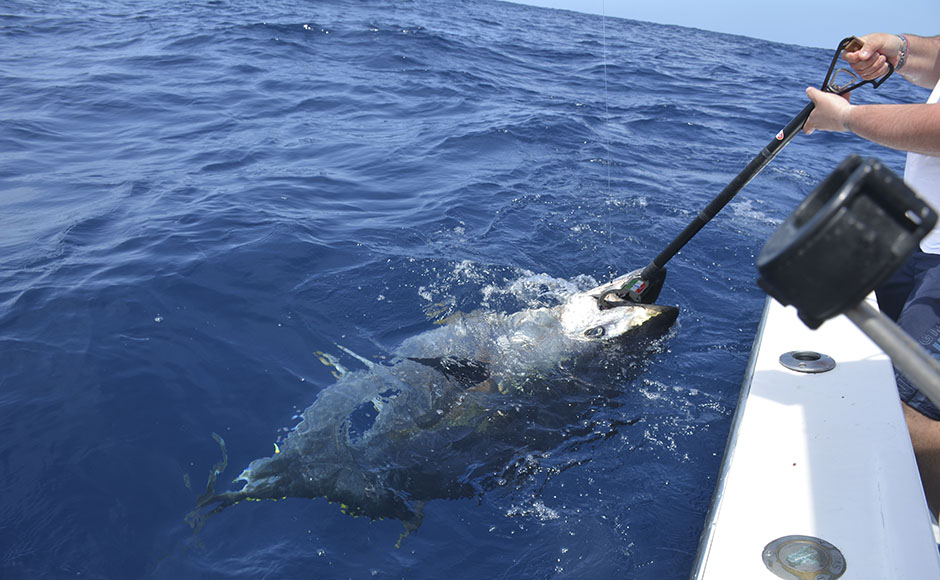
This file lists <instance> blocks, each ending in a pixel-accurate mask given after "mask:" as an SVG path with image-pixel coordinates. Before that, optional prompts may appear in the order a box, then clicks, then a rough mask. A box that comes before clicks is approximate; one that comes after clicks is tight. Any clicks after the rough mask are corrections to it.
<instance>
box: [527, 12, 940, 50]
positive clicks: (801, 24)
mask: <svg viewBox="0 0 940 580" xmlns="http://www.w3.org/2000/svg"><path fill="white" fill-rule="evenodd" d="M509 1H511V2H515V3H517V4H531V5H533V6H543V7H546V8H559V9H563V10H573V11H576V12H587V13H591V14H605V15H607V16H615V17H620V18H629V19H631V20H643V21H647V22H658V23H660V24H678V25H680V26H689V27H692V28H701V29H703V30H713V31H716V32H727V33H729V34H738V35H741V36H750V37H753V38H762V39H765V40H773V41H776V42H784V43H787V44H798V45H801V46H812V47H817V48H832V49H835V47H836V45H838V44H839V41H840V40H842V39H843V38H844V37H846V36H850V35H853V34H854V35H856V36H861V35H863V34H867V33H869V32H896V33H898V32H909V33H912V34H920V35H924V36H933V35H936V34H940V0H894V1H893V2H885V1H883V0H881V1H879V0H854V1H853V2H851V3H847V2H832V1H831V0H787V1H785V2H762V1H760V0H711V1H706V2H703V1H702V0H655V1H652V2H639V1H637V0H509Z"/></svg>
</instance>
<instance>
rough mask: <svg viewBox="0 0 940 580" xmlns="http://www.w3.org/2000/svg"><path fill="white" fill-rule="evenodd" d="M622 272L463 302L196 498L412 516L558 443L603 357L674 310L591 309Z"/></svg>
mask: <svg viewBox="0 0 940 580" xmlns="http://www.w3.org/2000/svg"><path fill="white" fill-rule="evenodd" d="M620 284H622V279H621V280H614V281H612V282H611V283H609V284H606V285H604V286H601V287H599V288H595V289H593V290H591V291H588V292H583V293H578V294H575V295H573V296H571V297H569V298H568V299H567V300H566V301H565V302H564V303H562V304H560V305H558V306H553V307H543V308H532V309H526V310H522V311H519V312H516V313H512V314H503V313H498V312H486V311H479V312H474V313H471V314H466V315H458V316H455V317H452V318H451V319H449V320H447V321H446V323H445V324H442V325H441V326H439V327H438V328H435V329H433V330H429V331H427V332H424V333H421V334H419V335H417V336H414V337H411V338H409V339H407V340H405V341H404V342H403V343H402V344H401V345H400V346H399V347H398V348H397V349H396V350H395V351H394V353H393V354H394V357H393V358H392V359H391V362H389V363H383V364H377V363H376V364H370V365H368V368H366V369H363V370H358V371H353V372H347V373H346V374H344V375H343V376H342V377H341V378H340V380H338V381H337V382H336V383H335V384H334V385H331V386H330V387H328V388H326V389H324V390H323V391H322V392H321V393H320V394H319V396H318V397H317V399H316V400H315V401H314V403H313V404H312V405H310V407H308V408H307V409H306V410H305V411H304V412H303V418H302V420H301V421H300V423H299V424H297V426H296V427H295V428H294V429H293V430H292V431H291V433H290V434H289V435H288V437H287V439H286V440H285V441H284V442H283V443H282V444H281V445H280V447H279V452H278V453H276V454H275V455H273V456H271V457H265V458H260V459H256V460H254V461H252V462H251V463H250V464H249V466H248V467H247V468H246V469H245V470H244V471H243V472H242V473H241V475H240V476H239V477H238V479H237V480H236V482H242V483H243V486H242V487H241V489H238V490H236V491H229V492H225V493H220V494H215V493H213V492H212V484H211V483H210V489H209V491H207V494H206V495H205V496H203V498H201V499H200V501H199V505H198V507H197V510H198V509H201V508H204V507H206V506H210V505H213V504H218V507H217V508H216V510H215V511H217V510H218V509H221V508H222V507H225V506H227V505H231V504H233V503H236V502H238V501H241V500H244V499H265V498H270V499H278V498H283V497H308V498H317V497H324V498H327V499H328V500H330V501H334V502H339V503H341V504H343V505H344V506H345V508H346V509H347V511H348V512H349V513H352V514H361V515H366V516H369V517H372V518H380V517H389V518H396V519H399V520H402V521H403V522H406V526H407V525H408V522H415V521H420V509H419V506H421V505H423V503H424V502H426V501H428V500H432V499H439V498H458V497H467V496H472V495H473V494H476V493H478V492H479V491H480V490H481V486H482V485H483V483H482V482H484V481H486V478H487V477H492V476H494V475H498V474H499V473H500V472H501V471H502V470H503V469H505V468H506V466H507V465H508V464H510V463H511V462H512V459H513V458H514V457H519V456H524V455H525V454H528V453H535V452H540V451H546V450H548V449H551V448H552V447H553V446H555V445H557V444H558V443H560V442H561V441H562V440H563V439H564V437H565V434H566V430H567V428H568V427H569V426H570V425H572V424H574V423H577V422H578V421H579V420H580V419H581V418H582V417H583V415H584V413H585V412H586V411H587V410H588V409H589V408H590V407H591V405H592V404H594V403H596V399H597V396H598V394H599V393H600V392H602V391H603V390H604V389H605V388H609V387H608V385H606V384H602V383H604V382H605V379H606V382H609V381H610V379H611V376H612V374H615V373H614V372H612V370H611V367H612V366H615V367H621V368H622V367H624V366H629V365H630V364H633V363H631V360H629V359H630V358H631V357H633V358H634V359H638V360H641V359H643V358H644V357H645V355H646V354H647V349H648V348H649V345H650V343H651V340H652V339H655V338H658V337H660V336H662V335H663V334H664V333H665V332H666V331H667V330H668V329H669V328H670V327H671V326H672V324H673V322H675V320H676V316H677V314H678V310H677V309H676V308H675V307H673V306H660V305H635V304H631V303H624V304H623V305H622V306H617V307H614V308H609V309H606V310H600V309H598V307H597V300H596V296H597V295H598V294H600V293H601V292H603V291H604V290H605V289H606V288H608V287H612V286H619V285H620ZM618 370H619V369H618ZM598 385H600V386H598Z"/></svg>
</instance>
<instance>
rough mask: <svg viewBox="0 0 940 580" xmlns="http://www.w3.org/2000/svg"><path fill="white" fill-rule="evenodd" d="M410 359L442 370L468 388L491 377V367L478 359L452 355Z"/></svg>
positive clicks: (445, 374)
mask: <svg viewBox="0 0 940 580" xmlns="http://www.w3.org/2000/svg"><path fill="white" fill-rule="evenodd" d="M408 360H413V361H414V362H416V363H421V364H423V365H424V366H426V367H431V368H432V369H434V370H436V371H440V372H441V373H443V375H444V376H445V377H447V378H449V379H453V380H455V381H457V383H458V384H459V385H461V386H462V387H464V388H467V389H469V388H470V387H473V386H475V385H478V384H480V383H482V382H483V381H485V380H486V379H488V378H490V369H489V367H488V366H487V365H486V363H482V362H480V361H476V360H471V359H466V358H454V357H450V356H447V357H437V358H418V357H408Z"/></svg>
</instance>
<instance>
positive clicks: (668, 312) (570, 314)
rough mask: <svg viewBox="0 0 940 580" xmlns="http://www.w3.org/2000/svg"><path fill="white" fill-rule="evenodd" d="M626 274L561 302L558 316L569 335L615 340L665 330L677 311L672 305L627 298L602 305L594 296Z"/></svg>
mask: <svg viewBox="0 0 940 580" xmlns="http://www.w3.org/2000/svg"><path fill="white" fill-rule="evenodd" d="M626 278H627V277H626V276H624V277H621V278H618V279H616V280H613V281H611V282H609V283H607V284H604V285H601V286H598V287H597V288H594V289H592V290H589V291H587V292H581V293H578V294H575V295H573V296H571V297H570V298H569V299H568V300H567V301H566V302H565V303H564V304H563V305H562V306H561V314H560V320H561V324H562V327H563V328H564V332H565V334H566V335H567V336H569V337H570V338H572V339H577V340H586V341H601V342H602V341H617V340H625V339H631V338H655V337H658V336H661V335H662V334H664V333H665V332H666V331H667V330H669V328H670V327H672V325H673V323H675V321H676V318H677V317H678V315H679V309H678V308H676V307H675V306H669V305H662V304H636V303H634V302H630V301H628V300H622V301H619V302H614V305H613V306H612V307H609V308H604V309H601V308H600V307H599V306H598V301H597V297H598V296H600V295H601V294H602V293H603V292H604V291H606V290H608V289H610V288H616V287H619V286H621V285H623V283H624V282H625V281H626Z"/></svg>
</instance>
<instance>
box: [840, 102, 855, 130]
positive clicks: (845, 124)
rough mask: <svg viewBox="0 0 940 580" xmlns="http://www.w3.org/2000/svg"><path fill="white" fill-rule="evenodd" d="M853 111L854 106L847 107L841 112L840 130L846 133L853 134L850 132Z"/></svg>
mask: <svg viewBox="0 0 940 580" xmlns="http://www.w3.org/2000/svg"><path fill="white" fill-rule="evenodd" d="M854 110H855V105H848V106H846V107H845V108H844V109H843V110H842V115H841V119H840V120H841V121H842V130H843V131H848V132H849V133H854V132H855V131H853V130H852V111H854Z"/></svg>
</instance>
